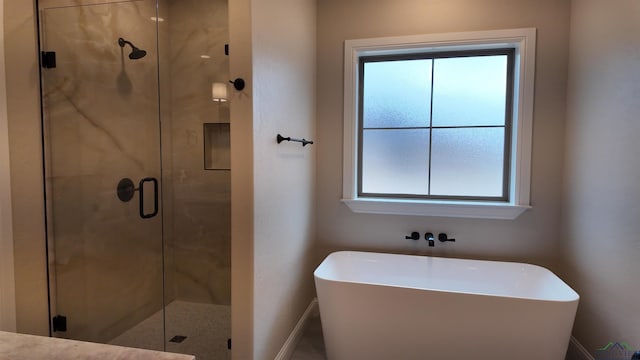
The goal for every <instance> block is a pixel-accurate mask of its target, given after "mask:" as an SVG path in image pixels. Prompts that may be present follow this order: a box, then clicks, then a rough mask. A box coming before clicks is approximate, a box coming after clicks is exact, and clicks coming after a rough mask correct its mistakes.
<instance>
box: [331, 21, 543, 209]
mask: <svg viewBox="0 0 640 360" xmlns="http://www.w3.org/2000/svg"><path fill="white" fill-rule="evenodd" d="M344 46H345V51H344V144H343V146H344V148H343V171H342V174H343V181H342V197H343V198H342V202H344V203H345V204H346V205H347V206H348V207H349V208H350V209H351V210H352V211H353V212H357V213H372V214H392V215H421V216H444V217H461V218H482V219H515V218H517V217H518V216H519V215H520V214H522V213H523V212H524V211H525V210H527V209H529V208H531V206H530V204H529V194H530V186H531V138H532V127H533V102H534V99H533V94H534V76H535V47H536V29H535V28H525V29H508V30H490V31H475V32H461V33H447V34H427V35H411V36H401V37H384V38H372V39H357V40H346V41H345V45H344ZM504 47H513V48H515V71H514V87H513V90H514V94H513V110H512V111H513V114H512V119H513V123H512V134H511V161H510V164H509V166H510V179H511V181H510V188H509V201H468V200H431V199H400V198H397V199H396V198H368V197H359V196H358V191H357V189H358V187H357V179H358V176H357V171H358V170H357V169H358V163H357V161H358V140H359V139H358V99H359V94H358V89H359V87H358V84H359V81H360V79H359V74H358V64H359V60H360V57H361V56H376V55H390V54H412V53H424V52H441V51H458V50H482V49H493V48H504Z"/></svg>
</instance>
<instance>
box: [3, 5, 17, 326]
mask: <svg viewBox="0 0 640 360" xmlns="http://www.w3.org/2000/svg"><path fill="white" fill-rule="evenodd" d="M3 14H4V0H0V29H3V26H4V18H3ZM8 135H9V131H8V127H7V88H6V77H5V71H4V31H0V330H3V331H15V330H16V298H15V297H16V294H15V279H14V269H13V266H14V265H13V224H12V216H11V178H10V172H9V136H8Z"/></svg>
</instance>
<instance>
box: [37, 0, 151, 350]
mask: <svg viewBox="0 0 640 360" xmlns="http://www.w3.org/2000/svg"><path fill="white" fill-rule="evenodd" d="M75 3H76V4H77V2H75ZM48 4H51V5H52V6H50V7H47V5H48ZM40 9H41V11H40V23H41V29H40V34H41V47H42V50H43V51H44V52H47V53H46V55H43V69H42V92H43V96H42V101H43V128H44V133H45V137H44V138H45V140H44V141H45V158H46V160H45V172H46V185H47V189H46V193H47V212H48V214H47V215H48V216H47V230H48V240H49V252H50V253H49V255H50V261H49V262H50V278H51V281H50V290H51V311H52V316H54V320H53V321H52V323H53V326H52V327H53V335H54V336H60V337H65V338H72V339H78V340H87V341H94V342H101V343H108V342H111V341H113V340H114V339H115V338H117V337H118V336H119V335H120V334H122V333H123V332H124V331H125V330H126V329H129V328H131V327H132V326H134V325H135V324H137V323H139V322H141V321H142V320H144V319H146V318H148V317H149V316H150V315H151V314H154V313H156V312H158V311H160V310H162V307H163V261H162V252H163V241H162V213H161V212H160V211H159V208H160V206H161V204H160V201H161V198H160V197H159V192H160V188H159V187H160V186H161V183H160V180H161V156H160V154H161V152H160V126H159V101H158V58H157V30H156V28H157V25H156V23H155V22H151V21H149V19H150V18H151V17H155V16H156V3H155V1H134V2H119V3H103V4H97V3H94V4H90V5H83V6H65V4H64V2H63V1H49V2H47V1H41V2H40ZM119 38H123V39H126V40H127V41H130V44H134V46H138V47H139V48H140V49H143V50H145V51H146V56H145V57H142V58H138V59H132V58H136V57H137V56H135V55H136V53H135V52H134V50H135V49H134V48H133V46H130V45H129V43H125V44H123V45H124V46H120V44H119V43H118V39H119ZM140 51H141V50H138V53H137V55H141V53H140ZM131 53H133V54H134V56H132V58H130V57H129V54H131ZM138 57H139V56H138ZM123 179H129V181H126V180H125V181H123V182H121V181H122V180H123ZM145 179H146V180H145ZM118 184H120V185H121V187H120V190H121V191H120V194H119V193H118V191H117V188H118ZM120 198H122V199H123V200H125V199H126V201H123V200H121V199H120ZM138 346H139V347H143V348H150V349H157V350H162V349H163V328H162V326H160V327H159V329H158V330H157V331H156V332H155V333H153V334H149V336H147V337H146V339H145V342H144V343H140V344H138Z"/></svg>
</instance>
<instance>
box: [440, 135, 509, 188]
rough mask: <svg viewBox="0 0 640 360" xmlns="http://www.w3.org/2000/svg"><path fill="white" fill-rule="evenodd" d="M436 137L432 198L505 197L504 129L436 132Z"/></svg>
mask: <svg viewBox="0 0 640 360" xmlns="http://www.w3.org/2000/svg"><path fill="white" fill-rule="evenodd" d="M432 136H433V137H432V142H433V143H432V146H431V152H432V158H431V166H432V168H431V194H432V195H450V196H452V195H459V196H488V197H490V196H493V197H499V196H502V195H503V194H502V187H503V186H502V185H503V168H504V163H503V160H504V128H463V129H433V135H432Z"/></svg>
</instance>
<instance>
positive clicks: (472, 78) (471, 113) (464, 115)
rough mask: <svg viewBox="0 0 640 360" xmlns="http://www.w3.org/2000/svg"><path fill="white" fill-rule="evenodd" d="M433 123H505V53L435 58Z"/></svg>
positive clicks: (456, 124) (453, 124)
mask: <svg viewBox="0 0 640 360" xmlns="http://www.w3.org/2000/svg"><path fill="white" fill-rule="evenodd" d="M433 71H434V73H433V80H434V83H433V126H473V125H498V126H501V125H505V106H506V85H507V56H506V55H495V56H476V57H459V58H444V59H436V60H435V63H434V68H433Z"/></svg>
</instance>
